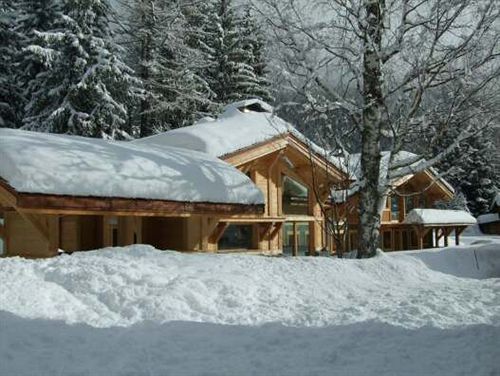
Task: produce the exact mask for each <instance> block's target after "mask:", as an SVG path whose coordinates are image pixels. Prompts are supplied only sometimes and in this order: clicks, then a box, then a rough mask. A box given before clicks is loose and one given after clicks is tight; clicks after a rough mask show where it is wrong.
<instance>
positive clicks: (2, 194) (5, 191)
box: [0, 179, 17, 207]
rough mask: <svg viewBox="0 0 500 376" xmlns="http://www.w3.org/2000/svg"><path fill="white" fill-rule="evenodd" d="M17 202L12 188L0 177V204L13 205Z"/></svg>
mask: <svg viewBox="0 0 500 376" xmlns="http://www.w3.org/2000/svg"><path fill="white" fill-rule="evenodd" d="M16 204H17V197H16V195H15V192H14V190H13V189H12V188H11V187H10V186H9V185H8V184H7V183H5V182H4V181H2V180H1V179H0V205H1V206H7V207H14V206H16Z"/></svg>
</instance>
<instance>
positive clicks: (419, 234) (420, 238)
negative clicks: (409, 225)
mask: <svg viewBox="0 0 500 376" xmlns="http://www.w3.org/2000/svg"><path fill="white" fill-rule="evenodd" d="M415 232H416V233H417V239H418V249H424V234H423V232H422V230H421V229H420V228H418V229H416V230H415Z"/></svg>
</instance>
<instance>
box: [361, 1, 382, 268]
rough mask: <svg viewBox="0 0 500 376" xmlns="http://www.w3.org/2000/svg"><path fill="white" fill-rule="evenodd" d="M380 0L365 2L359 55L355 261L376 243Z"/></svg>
mask: <svg viewBox="0 0 500 376" xmlns="http://www.w3.org/2000/svg"><path fill="white" fill-rule="evenodd" d="M383 3H384V2H383V0H379V1H373V0H372V1H370V0H366V1H365V7H364V8H365V12H366V15H365V17H366V18H365V19H366V28H365V33H364V41H363V42H364V53H363V91H364V92H363V94H364V98H365V103H364V108H363V127H362V134H361V137H362V149H361V172H362V176H363V184H362V185H361V189H360V201H359V202H360V205H359V215H360V222H359V226H360V228H359V232H358V234H359V241H358V247H359V249H358V258H364V257H371V256H373V255H375V252H376V250H377V247H378V243H379V233H380V231H379V230H380V214H379V210H378V208H379V201H380V193H379V176H380V135H381V125H382V124H381V123H382V113H383V109H384V99H383V93H382V72H381V65H382V61H381V57H380V54H379V51H380V46H381V35H382V30H383V20H382V7H383Z"/></svg>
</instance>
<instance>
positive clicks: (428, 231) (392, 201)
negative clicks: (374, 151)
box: [337, 151, 476, 251]
mask: <svg viewBox="0 0 500 376" xmlns="http://www.w3.org/2000/svg"><path fill="white" fill-rule="evenodd" d="M412 157H416V155H415V154H413V153H409V152H406V151H403V152H400V153H399V155H398V156H396V158H397V159H408V158H412ZM351 158H352V159H351V161H350V163H349V165H350V167H349V169H350V172H351V173H352V174H354V176H355V177H357V178H358V179H360V178H361V176H360V174H361V173H360V168H359V160H360V156H359V154H355V155H353V156H352V157H351ZM388 159H389V153H388V152H384V153H383V155H382V164H381V174H385V173H386V172H387V161H388ZM453 195H454V190H453V188H452V187H451V185H450V184H449V183H447V182H446V180H444V179H443V178H441V177H440V176H439V175H438V173H437V172H436V170H434V169H432V168H430V169H426V170H424V171H421V172H418V173H414V174H408V175H406V176H403V177H401V178H398V179H395V180H394V181H393V182H391V189H390V194H389V195H388V197H387V198H386V203H385V206H384V208H383V210H382V212H381V228H380V247H381V248H382V249H383V250H385V251H396V250H406V249H422V248H432V247H437V246H438V244H440V243H439V241H440V240H441V239H443V244H444V245H448V237H449V236H450V234H452V233H453V234H454V235H455V238H456V239H455V242H456V243H457V244H458V242H459V236H460V234H461V232H462V231H463V230H464V229H465V228H466V227H467V226H469V225H471V224H475V223H476V220H475V219H474V218H473V217H472V216H471V215H470V214H469V213H467V212H462V211H453V210H441V209H434V208H435V204H436V203H437V202H438V201H449V200H451V199H452V198H453ZM337 196H338V197H340V198H342V196H341V195H338V194H337ZM339 201H343V210H342V213H344V215H345V217H346V220H347V224H348V225H347V226H346V228H347V231H348V233H347V236H346V237H345V243H346V244H345V245H344V247H345V249H346V250H353V249H356V248H357V244H358V226H359V214H358V205H359V194H358V189H357V187H356V184H354V185H353V186H352V187H351V188H350V189H349V190H348V191H347V193H345V194H344V198H343V199H340V200H339Z"/></svg>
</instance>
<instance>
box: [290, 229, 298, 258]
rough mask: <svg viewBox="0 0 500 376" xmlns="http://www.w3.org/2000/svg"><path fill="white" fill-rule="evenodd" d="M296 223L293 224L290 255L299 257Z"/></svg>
mask: <svg viewBox="0 0 500 376" xmlns="http://www.w3.org/2000/svg"><path fill="white" fill-rule="evenodd" d="M297 240H298V239H297V222H293V237H292V255H293V256H298V255H299V244H298V241H297Z"/></svg>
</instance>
